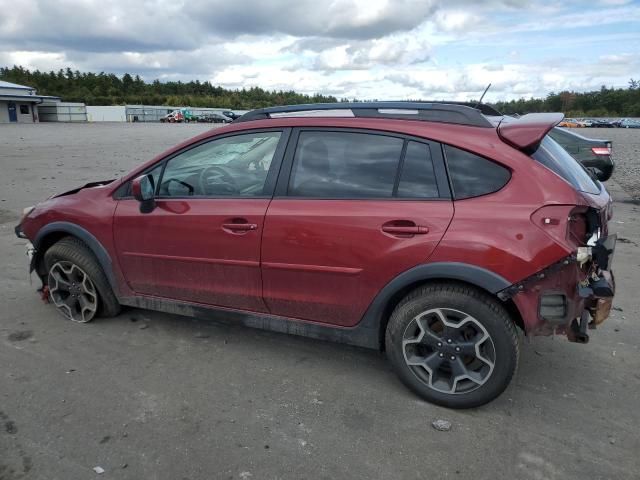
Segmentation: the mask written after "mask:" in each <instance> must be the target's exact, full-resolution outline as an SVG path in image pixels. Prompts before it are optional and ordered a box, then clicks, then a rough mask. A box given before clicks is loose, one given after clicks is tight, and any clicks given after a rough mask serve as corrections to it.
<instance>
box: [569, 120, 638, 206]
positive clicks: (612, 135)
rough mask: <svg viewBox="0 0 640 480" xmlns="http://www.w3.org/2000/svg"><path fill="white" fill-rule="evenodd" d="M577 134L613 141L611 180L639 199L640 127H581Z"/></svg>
mask: <svg viewBox="0 0 640 480" xmlns="http://www.w3.org/2000/svg"><path fill="white" fill-rule="evenodd" d="M576 131H577V132H578V133H579V134H581V135H584V136H585V137H590V138H601V139H603V140H611V141H612V142H613V159H614V161H615V162H616V167H615V170H614V171H613V180H614V181H615V182H617V183H618V184H620V186H622V188H623V189H624V190H625V191H626V192H627V193H628V194H629V196H631V197H633V198H634V199H635V200H640V128H637V129H634V128H581V129H577V130H576Z"/></svg>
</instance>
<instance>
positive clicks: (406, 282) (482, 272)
mask: <svg viewBox="0 0 640 480" xmlns="http://www.w3.org/2000/svg"><path fill="white" fill-rule="evenodd" d="M428 280H445V281H446V280H458V281H461V282H465V283H469V284H471V285H475V286H476V287H478V288H481V289H483V290H485V291H487V292H489V293H491V294H493V295H496V294H497V293H498V292H500V291H501V290H504V289H505V288H507V287H509V286H511V282H509V281H508V280H506V279H505V278H503V277H502V276H500V275H498V274H496V273H494V272H492V271H490V270H487V269H485V268H482V267H478V266H476V265H471V264H467V263H460V262H435V263H428V264H423V265H418V266H416V267H413V268H411V269H409V270H407V271H405V272H403V273H401V274H399V275H398V276H397V277H395V278H394V279H393V280H391V281H390V282H389V283H387V285H385V287H384V288H383V289H382V290H381V291H380V292H379V293H378V294H377V295H376V297H375V298H374V299H373V301H372V302H371V304H370V305H369V307H368V308H367V311H366V312H365V314H364V316H363V317H362V320H361V322H360V325H361V327H362V328H364V329H366V330H368V331H372V330H374V329H375V330H376V331H377V332H378V340H379V341H380V342H381V343H380V346H382V344H383V343H382V342H383V340H384V333H385V332H384V330H385V328H386V324H387V320H388V318H386V316H388V315H389V314H390V313H391V312H389V311H388V309H389V305H390V302H392V300H394V299H397V300H399V299H398V298H397V297H398V294H400V293H401V292H403V291H405V290H406V289H407V288H408V287H411V286H412V285H418V284H420V283H422V282H425V281H428Z"/></svg>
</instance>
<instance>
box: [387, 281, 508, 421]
mask: <svg viewBox="0 0 640 480" xmlns="http://www.w3.org/2000/svg"><path fill="white" fill-rule="evenodd" d="M385 347H386V352H387V356H388V357H389V359H390V361H391V363H392V365H393V367H394V369H395V371H396V373H397V374H398V376H399V377H400V379H401V380H402V382H403V383H404V384H405V385H407V386H408V387H409V388H410V389H411V390H413V391H414V392H416V393H417V394H418V395H419V396H420V397H422V398H424V399H425V400H427V401H429V402H432V403H436V404H438V405H443V406H446V407H451V408H471V407H477V406H480V405H483V404H485V403H487V402H490V401H491V400H493V399H495V398H496V397H498V396H499V395H500V394H501V393H502V392H503V391H504V390H505V388H507V386H508V385H509V382H510V381H511V378H512V376H513V374H514V372H515V370H516V367H517V364H518V354H519V352H518V337H517V334H516V330H515V325H514V323H513V321H512V319H511V318H510V316H509V314H508V313H507V311H506V310H505V309H504V308H503V307H502V305H500V303H499V301H498V300H496V299H494V298H492V297H491V296H489V295H488V294H485V293H484V292H482V291H479V290H477V289H475V288H473V287H470V286H467V285H462V284H454V283H451V284H432V285H428V286H424V287H421V288H418V289H416V290H415V291H413V292H412V293H410V294H409V295H408V296H407V297H406V298H405V299H404V300H402V301H401V302H400V303H399V304H398V306H397V307H396V308H395V310H394V311H393V314H392V315H391V318H390V320H389V323H388V326H387V332H386V338H385Z"/></svg>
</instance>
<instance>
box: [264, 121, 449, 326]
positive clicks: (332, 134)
mask: <svg viewBox="0 0 640 480" xmlns="http://www.w3.org/2000/svg"><path fill="white" fill-rule="evenodd" d="M290 145H291V146H290V147H289V149H288V151H287V154H286V155H285V160H284V163H283V167H282V173H281V175H280V177H279V179H278V185H277V187H276V194H275V197H274V199H273V200H272V202H271V204H270V205H269V209H268V211H267V216H266V221H265V227H264V232H263V243H262V275H263V292H264V300H265V303H266V305H267V307H268V309H269V311H270V312H271V313H274V314H277V315H283V316H287V317H294V318H299V319H304V320H310V321H316V322H323V323H331V324H335V325H343V326H352V325H355V324H356V323H357V322H358V321H359V320H360V318H361V317H362V315H363V314H364V312H365V310H366V308H367V307H368V305H369V304H370V302H371V301H372V300H373V298H374V296H375V295H376V294H377V293H378V292H379V291H380V289H381V288H382V287H383V286H384V285H385V284H387V283H388V282H389V281H390V280H391V279H392V278H393V277H395V276H396V275H398V274H399V273H401V272H403V271H405V270H407V269H409V268H411V267H413V266H415V265H418V264H421V263H423V262H426V261H427V259H428V258H429V256H430V255H431V253H432V252H433V250H434V248H435V247H436V245H437V244H438V242H439V241H440V239H441V238H442V236H443V234H444V232H445V231H446V229H447V227H448V225H449V223H450V221H451V218H452V216H453V204H452V201H451V196H450V190H449V185H448V182H447V179H446V173H445V167H444V162H443V156H442V150H441V146H440V145H439V144H438V143H435V142H429V141H426V140H419V139H414V138H404V137H402V136H397V135H393V134H388V133H383V132H377V131H363V130H353V129H297V130H294V133H293V137H292V141H291V142H290Z"/></svg>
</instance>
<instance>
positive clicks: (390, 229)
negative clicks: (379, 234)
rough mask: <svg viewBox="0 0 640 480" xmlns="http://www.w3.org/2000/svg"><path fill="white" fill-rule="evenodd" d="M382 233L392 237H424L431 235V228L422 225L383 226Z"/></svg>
mask: <svg viewBox="0 0 640 480" xmlns="http://www.w3.org/2000/svg"><path fill="white" fill-rule="evenodd" d="M382 231H383V232H385V233H390V234H391V235H424V234H426V233H429V228H428V227H423V226H421V225H406V226H404V225H383V226H382Z"/></svg>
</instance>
